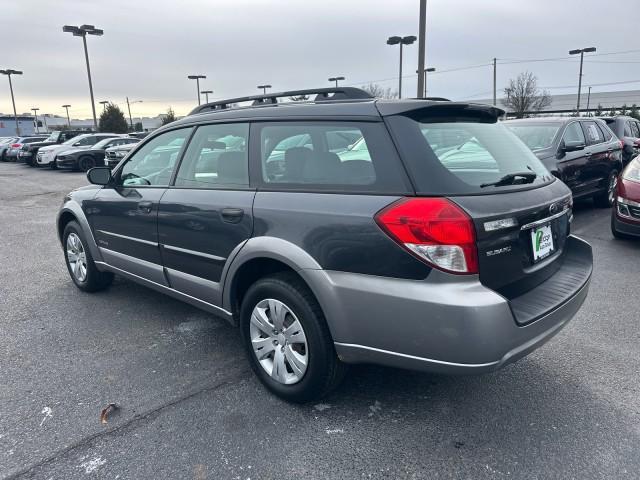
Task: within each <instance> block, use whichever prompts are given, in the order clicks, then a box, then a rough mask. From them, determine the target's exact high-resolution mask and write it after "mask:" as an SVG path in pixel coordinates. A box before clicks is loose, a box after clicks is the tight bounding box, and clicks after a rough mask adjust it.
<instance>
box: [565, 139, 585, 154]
mask: <svg viewBox="0 0 640 480" xmlns="http://www.w3.org/2000/svg"><path fill="white" fill-rule="evenodd" d="M584 147H585V144H584V142H581V141H575V142H564V146H563V147H562V151H564V152H577V151H578V150H584Z"/></svg>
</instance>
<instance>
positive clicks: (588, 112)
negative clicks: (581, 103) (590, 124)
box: [587, 87, 591, 116]
mask: <svg viewBox="0 0 640 480" xmlns="http://www.w3.org/2000/svg"><path fill="white" fill-rule="evenodd" d="M590 103H591V87H589V94H588V95H587V115H588V116H591V112H590V111H589V104H590Z"/></svg>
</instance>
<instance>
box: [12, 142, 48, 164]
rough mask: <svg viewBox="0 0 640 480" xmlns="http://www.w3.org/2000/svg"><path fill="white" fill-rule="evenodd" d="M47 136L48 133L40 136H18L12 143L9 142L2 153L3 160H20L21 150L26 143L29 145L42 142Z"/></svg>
mask: <svg viewBox="0 0 640 480" xmlns="http://www.w3.org/2000/svg"><path fill="white" fill-rule="evenodd" d="M45 138H47V135H39V136H32V135H31V136H28V137H16V138H14V139H13V140H12V141H11V142H10V143H8V144H7V148H6V149H5V150H4V152H3V155H2V161H4V162H15V161H17V160H18V153H19V152H20V151H21V149H22V147H24V146H25V145H29V144H31V143H35V142H41V141H42V140H44V139H45Z"/></svg>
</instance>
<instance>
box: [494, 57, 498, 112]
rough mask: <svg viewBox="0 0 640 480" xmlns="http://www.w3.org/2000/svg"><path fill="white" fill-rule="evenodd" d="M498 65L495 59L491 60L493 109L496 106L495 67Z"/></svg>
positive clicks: (496, 68)
mask: <svg viewBox="0 0 640 480" xmlns="http://www.w3.org/2000/svg"><path fill="white" fill-rule="evenodd" d="M497 65H498V63H497V59H496V58H495V57H494V58H493V106H494V107H495V106H496V105H497V100H498V99H497V81H496V78H497V70H498V67H497Z"/></svg>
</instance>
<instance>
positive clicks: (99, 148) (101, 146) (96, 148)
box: [91, 137, 113, 150]
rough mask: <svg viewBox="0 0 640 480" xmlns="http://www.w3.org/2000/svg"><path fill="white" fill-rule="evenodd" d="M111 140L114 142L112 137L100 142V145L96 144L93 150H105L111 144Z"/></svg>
mask: <svg viewBox="0 0 640 480" xmlns="http://www.w3.org/2000/svg"><path fill="white" fill-rule="evenodd" d="M111 140H113V138H112V137H109V138H105V139H104V140H100V141H99V142H98V143H96V144H95V145H94V146H93V147H91V149H92V150H102V149H103V148H104V146H105V145H106V144H107V143H109V142H110V141H111Z"/></svg>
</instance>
